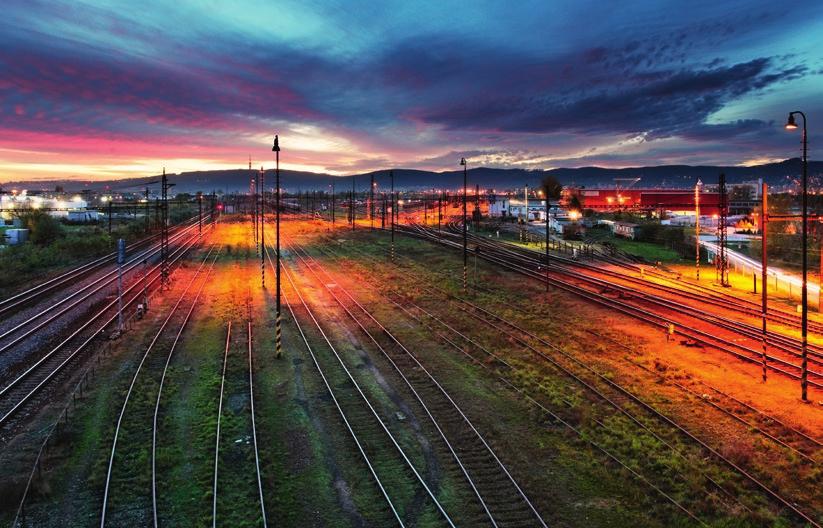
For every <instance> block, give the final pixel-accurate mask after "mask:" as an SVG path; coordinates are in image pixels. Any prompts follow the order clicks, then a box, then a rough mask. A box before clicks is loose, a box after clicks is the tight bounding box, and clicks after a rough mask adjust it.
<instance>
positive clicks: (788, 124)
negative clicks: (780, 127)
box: [786, 113, 797, 130]
mask: <svg viewBox="0 0 823 528" xmlns="http://www.w3.org/2000/svg"><path fill="white" fill-rule="evenodd" d="M786 130H797V123H796V122H795V120H794V113H790V114H789V119H788V120H787V121H786Z"/></svg>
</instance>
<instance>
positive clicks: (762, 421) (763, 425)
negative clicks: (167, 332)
mask: <svg viewBox="0 0 823 528" xmlns="http://www.w3.org/2000/svg"><path fill="white" fill-rule="evenodd" d="M350 249H351V250H354V251H358V250H357V248H350ZM361 254H362V253H361ZM366 256H368V255H366ZM396 258H397V257H396ZM399 258H401V259H403V260H404V261H405V262H406V263H407V264H408V263H411V264H412V265H414V264H415V263H414V262H413V261H412V260H411V259H408V258H406V257H402V256H401V257H399ZM428 271H429V272H431V270H428ZM444 278H445V277H444ZM427 289H428V290H430V291H432V290H434V291H436V293H438V294H439V295H442V296H446V297H453V298H455V299H457V297H456V296H454V295H453V294H452V293H450V292H448V291H446V290H443V289H442V288H437V287H436V286H430V287H429V288H427ZM481 290H483V291H484V293H487V294H490V295H494V292H493V291H492V290H488V289H485V288H482V287H481ZM462 301H463V300H461V302H462ZM506 309H507V310H510V311H516V312H518V313H520V314H521V315H523V316H524V317H527V318H528V317H533V316H534V315H535V314H534V311H533V310H532V311H527V310H525V309H523V308H522V307H520V306H517V305H512V304H507V305H506ZM586 332H589V333H592V334H594V335H597V336H599V337H601V338H603V339H607V340H609V341H611V342H613V343H615V344H617V345H618V346H621V347H623V348H626V349H627V350H629V351H633V349H632V348H631V347H630V346H628V345H627V344H626V343H623V342H622V341H619V340H616V339H614V338H613V337H611V336H608V335H606V334H603V333H600V332H597V331H594V330H591V329H587V330H586ZM584 339H585V338H584ZM623 359H624V360H625V361H627V362H630V363H632V364H633V365H634V366H636V367H639V368H641V369H643V370H645V371H646V372H648V373H649V374H651V375H653V376H655V377H656V378H657V379H658V381H659V382H661V383H670V384H673V385H674V386H676V387H677V388H679V389H681V391H683V392H686V393H687V394H688V395H689V396H691V397H693V398H694V399H695V400H696V401H700V402H702V403H703V404H705V405H710V406H712V407H715V408H716V409H717V410H718V411H720V412H722V413H723V414H725V415H726V416H728V417H730V418H732V419H734V420H736V421H738V422H740V423H742V424H744V425H746V426H747V427H748V428H749V429H750V430H752V431H754V432H756V433H758V434H761V435H762V436H764V437H765V438H767V439H769V440H771V441H773V442H774V443H776V444H778V445H781V446H783V447H785V448H786V449H788V450H790V451H793V452H794V454H795V455H796V456H798V457H800V458H803V459H804V460H806V461H807V462H813V463H819V462H818V461H817V457H818V456H819V454H820V449H821V448H823V442H821V441H820V440H819V439H816V438H813V437H812V436H810V435H808V434H807V433H805V432H803V431H800V430H798V429H797V428H794V427H791V426H789V425H787V424H785V423H784V422H783V421H781V420H780V419H779V418H777V417H775V416H773V415H770V414H767V413H765V412H763V411H761V410H759V409H757V408H755V407H753V406H752V405H750V404H747V403H745V402H743V401H741V400H740V399H738V398H735V397H734V396H731V395H729V394H727V393H726V392H724V391H722V390H721V389H719V388H717V387H714V386H712V385H709V384H706V383H705V382H702V381H701V382H700V383H701V386H703V387H704V388H705V390H703V391H702V392H700V394H698V393H697V392H696V391H694V390H693V389H690V388H689V387H686V386H684V385H682V384H680V383H677V382H675V381H673V380H670V379H668V378H666V377H664V376H662V375H660V373H658V372H656V371H653V370H651V369H649V368H648V367H646V366H644V365H642V364H640V363H637V362H636V361H634V360H631V359H630V358H623ZM707 393H709V394H713V395H715V396H714V397H711V396H707Z"/></svg>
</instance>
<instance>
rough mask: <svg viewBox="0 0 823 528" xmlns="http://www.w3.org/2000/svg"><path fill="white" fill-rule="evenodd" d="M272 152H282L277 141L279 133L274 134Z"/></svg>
mask: <svg viewBox="0 0 823 528" xmlns="http://www.w3.org/2000/svg"><path fill="white" fill-rule="evenodd" d="M271 151H272V152H280V143H279V142H278V141H277V135H275V136H274V146H273V147H272V148H271Z"/></svg>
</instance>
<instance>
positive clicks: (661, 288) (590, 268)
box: [448, 225, 823, 354]
mask: <svg viewBox="0 0 823 528" xmlns="http://www.w3.org/2000/svg"><path fill="white" fill-rule="evenodd" d="M448 232H450V233H451V234H455V235H456V234H461V233H462V232H461V233H457V229H456V228H455V227H454V225H451V226H449V231H448ZM461 236H462V234H461ZM469 236H470V237H471V238H472V240H474V241H478V240H482V241H484V242H488V241H486V240H485V239H482V238H481V237H478V236H476V235H474V234H470V235H469ZM494 243H495V244H497V245H499V246H501V247H505V249H506V250H507V251H510V252H513V253H515V254H517V255H520V256H523V257H524V258H527V259H530V260H537V261H539V262H540V263H544V261H545V256H544V253H542V252H538V251H535V250H533V249H530V248H525V247H521V246H516V245H514V244H509V243H506V242H496V241H495V242H494ZM600 260H604V261H605V262H607V263H610V264H613V265H615V266H618V267H621V268H623V269H625V270H626V271H628V272H631V273H632V275H629V274H627V273H620V272H617V271H615V270H613V269H609V268H605V267H603V266H597V265H594V264H590V263H588V262H586V261H585V260H581V259H571V258H568V257H564V256H562V255H552V256H551V263H552V264H562V265H564V266H566V267H567V268H569V269H573V270H575V271H577V272H581V271H582V272H586V273H591V274H593V275H595V276H602V277H606V278H608V279H613V280H617V281H620V282H619V283H617V285H618V286H619V285H620V284H623V283H625V284H628V285H630V286H637V287H638V288H641V289H652V290H655V291H657V292H659V293H660V294H661V295H667V296H669V300H673V301H675V302H678V303H681V302H683V300H690V301H693V302H699V303H700V306H699V307H698V308H705V306H707V305H708V306H714V307H717V308H720V309H722V310H726V311H729V312H732V313H735V314H745V315H747V316H749V317H750V318H752V319H753V320H757V321H758V322H759V321H760V320H761V318H762V308H761V305H760V303H759V302H753V301H750V300H748V299H745V298H741V297H740V296H737V295H733V294H730V293H726V292H718V291H716V290H714V289H711V288H708V287H706V286H703V285H701V284H694V283H691V282H688V281H682V280H679V279H678V278H676V277H673V276H672V274H666V273H664V272H662V271H659V270H657V269H655V268H654V267H651V266H649V265H642V264H637V263H627V262H625V261H621V260H619V259H600ZM544 269H545V268H544ZM650 278H656V279H658V280H660V281H663V282H664V283H665V284H661V283H659V282H655V281H653V280H649V279H650ZM767 321H768V322H769V323H771V324H773V325H775V324H776V325H781V326H786V327H791V328H800V316H799V315H798V314H797V313H796V312H790V311H787V310H784V309H781V308H779V307H778V306H774V305H772V307H771V308H769V311H768V313H767ZM747 326H748V328H747V329H746V330H747V331H750V332H752V333H754V334H756V336H755V337H758V338H759V337H760V334H759V332H760V331H761V329H760V327H759V326H752V325H747ZM809 329H810V330H811V331H815V332H821V333H823V324H821V323H819V322H817V321H814V320H812V321H809ZM772 336H777V337H781V336H779V334H777V333H775V332H772V334H771V335H770V339H771V337H772ZM812 347H813V348H816V347H814V345H812ZM821 350H823V349H820V348H816V352H817V353H818V354H819V353H820V352H821Z"/></svg>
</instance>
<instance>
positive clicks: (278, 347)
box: [271, 135, 282, 358]
mask: <svg viewBox="0 0 823 528" xmlns="http://www.w3.org/2000/svg"><path fill="white" fill-rule="evenodd" d="M271 149H272V151H273V152H274V156H275V165H274V193H275V194H274V222H275V235H274V238H275V242H274V244H275V245H274V248H275V252H276V253H277V267H276V268H275V269H274V282H275V288H276V291H277V293H276V294H275V298H276V301H275V316H274V357H277V358H279V357H280V356H281V355H282V342H281V341H282V340H281V330H280V142H279V141H278V138H277V136H276V135H275V136H274V146H273V147H272V148H271Z"/></svg>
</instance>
